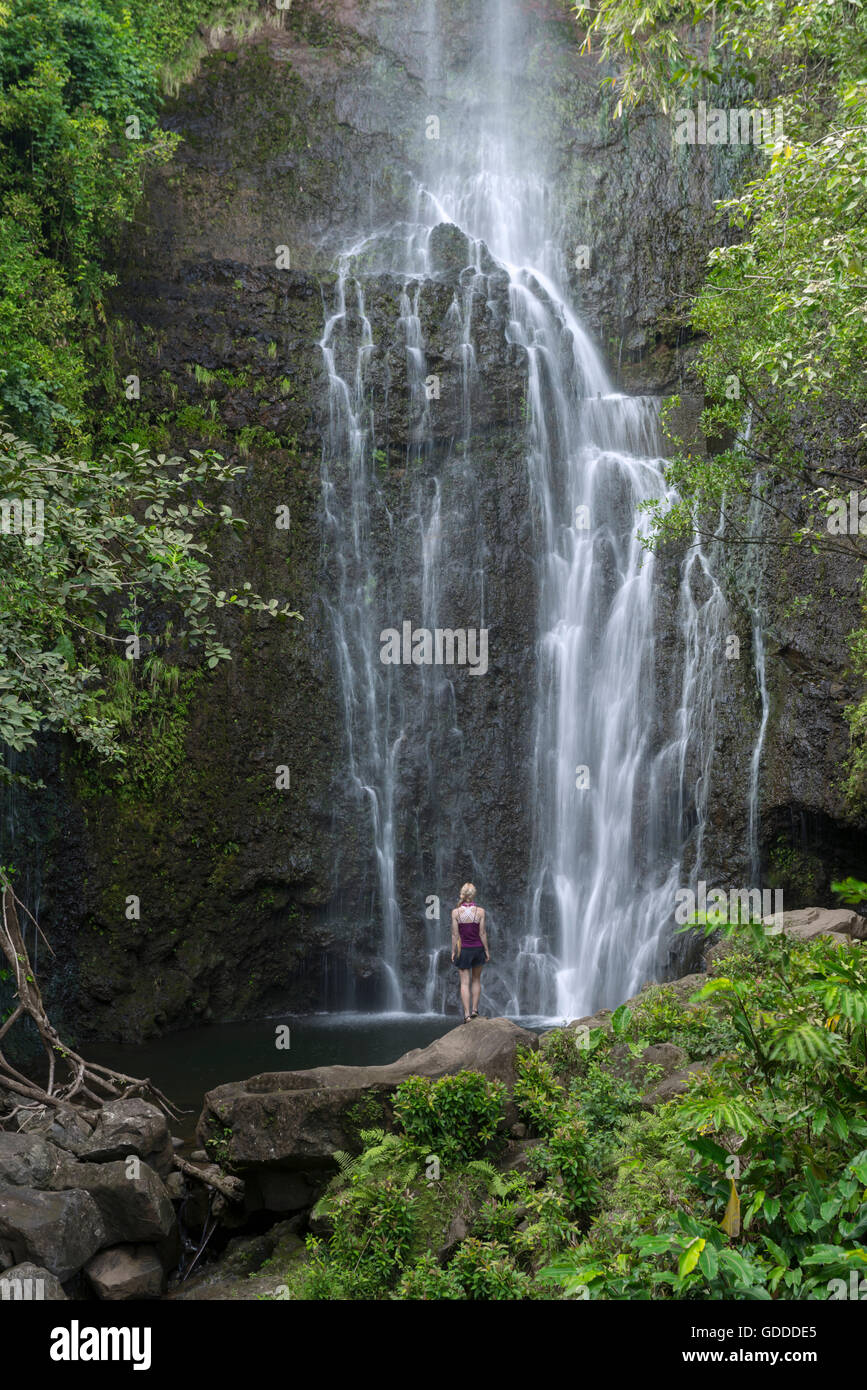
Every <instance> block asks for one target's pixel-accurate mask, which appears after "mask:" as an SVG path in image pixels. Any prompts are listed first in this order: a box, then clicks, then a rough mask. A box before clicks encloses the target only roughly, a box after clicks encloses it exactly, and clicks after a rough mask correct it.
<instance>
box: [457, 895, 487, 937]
mask: <svg viewBox="0 0 867 1390" xmlns="http://www.w3.org/2000/svg"><path fill="white" fill-rule="evenodd" d="M467 907H471V908H472V910H473V920H472V921H470V922H462V921H461V911H462V909H463V908H467ZM475 911H476V905H475V903H461V905H460V907H459V908H458V934H459V936H460V938H461V946H462V947H463V946H467V947H470V946H481V945H482V938H481V937H480V936H479V923H478V921H477V919H476V917H475Z"/></svg>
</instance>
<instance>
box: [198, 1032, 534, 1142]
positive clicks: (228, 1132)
mask: <svg viewBox="0 0 867 1390" xmlns="http://www.w3.org/2000/svg"><path fill="white" fill-rule="evenodd" d="M518 1046H521V1047H526V1048H536V1047H537V1046H538V1039H537V1038H536V1036H535V1034H533V1033H530V1032H528V1031H527V1030H526V1029H525V1028H520V1027H518V1025H517V1024H516V1023H513V1022H512V1021H511V1020H510V1019H507V1018H491V1019H482V1018H478V1019H474V1020H473V1021H472V1022H471V1023H468V1024H467V1023H462V1024H460V1025H459V1027H457V1028H453V1029H452V1030H451V1031H450V1032H448V1033H446V1034H444V1036H443V1037H441V1038H437V1040H436V1042H433V1043H431V1044H430V1046H429V1047H425V1048H415V1049H414V1050H413V1051H412V1052H407V1053H405V1054H404V1056H403V1057H400V1058H398V1060H397V1061H396V1062H391V1063H389V1064H388V1065H386V1066H377V1067H345V1066H333V1067H313V1068H312V1069H311V1070H309V1071H283V1072H264V1073H262V1074H261V1075H260V1076H254V1077H251V1078H250V1079H249V1080H248V1081H236V1082H230V1083H229V1084H228V1085H225V1086H218V1087H216V1089H215V1090H213V1091H209V1092H208V1093H207V1095H206V1096H205V1104H204V1109H203V1111H202V1114H201V1116H200V1118H199V1124H198V1130H197V1134H198V1138H199V1142H200V1143H203V1144H210V1146H211V1151H212V1153H213V1154H214V1156H215V1157H217V1158H218V1159H220V1161H222V1162H226V1163H229V1164H231V1165H233V1166H234V1167H237V1168H245V1167H248V1166H255V1165H259V1164H264V1165H266V1166H268V1167H271V1168H283V1169H293V1168H295V1169H315V1168H322V1167H324V1166H330V1165H331V1163H332V1155H333V1153H334V1151H335V1150H336V1149H349V1148H351V1147H352V1146H353V1144H354V1142H355V1140H356V1137H357V1125H353V1122H352V1119H351V1117H350V1114H349V1112H350V1111H352V1110H353V1109H356V1110H357V1108H358V1107H359V1106H360V1105H362V1103H363V1104H364V1106H365V1107H366V1115H367V1118H368V1119H369V1120H371V1121H374V1122H375V1116H374V1114H373V1110H372V1109H371V1107H373V1108H374V1109H375V1107H376V1105H377V1103H379V1104H382V1103H383V1102H385V1101H387V1098H388V1096H389V1095H390V1094H391V1092H392V1091H394V1089H395V1087H397V1086H398V1085H399V1084H400V1082H401V1081H405V1080H406V1078H407V1077H408V1076H427V1077H430V1078H431V1079H438V1078H439V1077H441V1076H451V1075H454V1073H456V1072H459V1071H463V1070H470V1071H479V1072H482V1073H483V1074H484V1075H485V1076H487V1077H489V1078H491V1079H492V1080H498V1081H502V1082H504V1083H505V1084H506V1086H507V1087H511V1086H513V1085H514V1082H515V1052H516V1049H517V1048H518Z"/></svg>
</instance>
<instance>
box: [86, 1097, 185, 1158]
mask: <svg viewBox="0 0 867 1390" xmlns="http://www.w3.org/2000/svg"><path fill="white" fill-rule="evenodd" d="M76 1153H77V1156H78V1157H79V1158H86V1159H93V1160H94V1161H96V1162H105V1161H106V1160H110V1159H114V1158H127V1157H128V1156H129V1155H130V1154H135V1155H136V1156H137V1157H138V1158H141V1159H144V1161H145V1163H147V1164H149V1165H150V1167H151V1168H153V1169H155V1170H156V1172H157V1173H159V1174H160V1176H161V1177H166V1176H167V1175H168V1174H169V1173H170V1172H171V1170H172V1159H173V1157H174V1148H173V1146H172V1138H171V1135H170V1133H169V1126H168V1121H167V1120H166V1117H165V1115H164V1114H163V1112H162V1111H161V1110H159V1109H158V1108H157V1106H155V1105H151V1103H150V1102H149V1101H146V1100H136V1099H131V1100H110V1101H106V1103H105V1105H103V1107H102V1109H101V1110H100V1111H99V1114H98V1116H97V1120H96V1125H95V1127H94V1130H93V1133H92V1134H91V1135H90V1136H89V1139H88V1140H87V1141H86V1142H85V1143H83V1144H82V1145H81V1146H80V1147H79V1148H78V1149H77V1150H76Z"/></svg>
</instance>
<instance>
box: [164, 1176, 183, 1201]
mask: <svg viewBox="0 0 867 1390" xmlns="http://www.w3.org/2000/svg"><path fill="white" fill-rule="evenodd" d="M165 1187H166V1192H167V1193H168V1194H169V1196H170V1198H171V1199H172V1201H173V1202H182V1201H183V1199H184V1197H185V1196H186V1191H187V1186H186V1181H185V1179H184V1175H183V1173H178V1172H174V1173H169V1175H168V1177H167V1178H166V1183H165Z"/></svg>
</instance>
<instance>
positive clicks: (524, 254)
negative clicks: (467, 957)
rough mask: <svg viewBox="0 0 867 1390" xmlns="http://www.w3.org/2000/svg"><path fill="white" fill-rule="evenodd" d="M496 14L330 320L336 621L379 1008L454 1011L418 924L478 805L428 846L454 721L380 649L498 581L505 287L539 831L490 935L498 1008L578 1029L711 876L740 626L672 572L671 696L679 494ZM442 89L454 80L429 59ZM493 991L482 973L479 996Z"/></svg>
mask: <svg viewBox="0 0 867 1390" xmlns="http://www.w3.org/2000/svg"><path fill="white" fill-rule="evenodd" d="M481 8H484V10H485V14H484V19H483V22H481V23H480V34H481V35H483V36H484V41H485V44H486V48H485V52H484V53H482V52H481V51H480V53H479V54H478V55H477V60H476V65H475V68H474V73H475V85H473V84H470V85H471V88H472V91H473V93H474V94H475V95H474V96H473V97H472V99H470V98H468V105H467V121H466V128H465V130H463V131H462V132H461V136H460V139H459V141H458V140H456V139H455V137H453V138H452V140H451V141H450V143H449V146H448V149H447V150H446V151H436V150H432V151H431V156H430V159H429V161H428V165H429V167H428V168H426V169H424V170H421V171H420V173H421V177H420V179H419V182H418V187H417V196H416V206H415V211H414V213H413V215H412V218H411V219H410V220H409V221H408V222H407V223H406V224H402V225H400V226H397V227H388V228H374V229H372V230H368V231H367V232H366V233H365V234H364V236H362V237H361V239H360V240H359V241H358V242H357V243H356V244H355V245H354V246H353V247H350V248H348V249H347V251H346V253H345V254H344V255H343V256H342V257H341V258H340V261H339V266H338V277H337V283H336V287H335V290H334V298H333V302H332V304H331V305H330V306H329V307H328V308H327V309H326V315H325V328H324V332H323V336H322V339H321V343H320V348H321V352H322V359H323V363H324V367H325V371H326V374H327V379H328V398H329V419H328V427H327V431H326V438H325V440H324V445H323V455H322V504H323V513H324V519H325V538H326V543H327V545H328V549H329V554H330V556H331V557H332V563H333V567H334V571H335V581H334V586H333V590H332V593H331V594H330V595H329V596H328V598H327V608H328V614H329V619H330V624H331V629H332V632H333V639H334V650H335V664H336V671H337V675H338V681H339V686H340V698H341V700H342V707H343V720H344V729H345V739H346V750H347V775H348V778H349V781H350V782H351V784H352V787H353V788H354V795H355V798H356V805H357V807H358V813H359V833H360V834H361V835H362V837H365V836H366V837H367V838H368V842H369V844H370V847H371V851H372V856H373V859H374V860H375V865H376V874H375V883H374V884H373V885H372V891H371V902H372V907H371V912H372V917H373V919H374V934H375V935H376V936H377V938H378V942H379V947H380V950H381V957H382V966H383V970H384V997H383V1001H382V1002H383V1007H385V1008H386V1009H390V1010H397V1009H401V1008H404V1007H407V1006H410V1005H412V1004H419V1005H423V1007H425V1008H426V1009H428V1010H439V1009H441V1008H442V1007H443V1005H444V999H445V993H444V991H445V988H446V979H447V966H448V945H447V943H448V923H447V910H446V909H445V908H444V909H443V913H442V916H441V918H440V919H437V918H436V917H430V916H425V915H424V902H425V895H426V894H428V893H433V894H439V893H446V892H448V891H454V889H456V887H457V885H458V883H459V882H460V881H461V880H462V879H463V878H466V877H468V876H470V875H471V874H473V873H475V871H476V868H477V867H478V866H477V865H474V863H473V860H472V855H473V849H472V845H471V843H470V837H469V836H468V834H467V831H466V818H465V816H464V807H465V806H466V805H467V804H468V803H467V801H466V799H465V800H461V792H460V785H459V783H460V778H459V777H458V778H457V784H458V785H457V791H456V801H455V804H457V806H458V808H459V810H458V813H457V814H456V815H455V816H453V817H451V818H450V820H449V821H448V823H446V822H444V821H443V820H439V821H438V822H436V823H435V824H433V825H432V824H430V823H428V824H427V825H424V826H421V825H418V824H413V822H412V813H411V812H408V811H407V809H406V805H405V803H407V802H412V800H413V796H412V795H410V796H408V795H407V791H408V788H409V787H411V789H412V793H413V795H414V797H415V802H416V804H417V803H418V802H419V801H424V802H426V803H429V804H434V803H435V799H436V795H437V791H438V788H439V786H440V784H441V783H442V784H445V782H446V781H447V780H448V779H449V778H450V777H451V779H452V781H451V783H450V785H455V777H454V769H455V767H459V764H460V759H461V758H462V756H464V755H465V752H466V750H465V747H464V741H463V736H462V733H461V729H460V725H459V716H458V711H459V707H460V702H459V700H458V699H457V697H456V690H455V677H454V676H453V675H450V674H449V668H447V667H437V666H436V665H424V664H422V665H417V666H416V665H413V666H410V667H407V666H393V665H384V664H382V662H381V661H380V633H381V631H382V630H383V629H385V628H400V626H401V622H402V621H406V620H412V622H413V623H419V624H420V626H421V627H423V628H427V629H429V630H433V629H435V628H437V627H439V626H443V627H446V628H457V627H461V628H470V627H475V628H478V629H481V628H483V627H484V626H485V621H486V619H485V611H486V605H485V592H486V562H487V557H486V551H485V542H484V532H483V528H482V527H481V526H479V525H478V522H477V518H476V517H475V516H474V514H473V505H474V503H473V495H474V486H473V483H474V468H475V463H474V426H473V419H472V400H473V390H474V386H475V384H476V383H477V381H478V377H479V371H480V369H479V365H478V354H477V351H476V345H475V334H476V331H477V323H476V320H475V318H474V315H475V316H477V315H478V313H479V306H480V305H484V304H485V303H487V302H488V301H489V299H490V296H491V295H493V293H494V287H495V285H500V286H504V285H505V286H507V293H508V315H507V322H506V323H505V324H504V325H503V334H504V341H505V344H507V345H508V346H509V347H510V348H511V349H512V350H514V351H517V353H518V354H519V359H520V360H521V362H522V363H523V364H524V371H525V374H526V395H525V405H524V411H523V422H522V424H521V426H520V427H521V428H522V429H523V430H524V431H525V444H524V449H525V458H526V468H527V475H528V480H529V488H530V498H531V505H532V522H533V546H534V555H535V565H536V574H537V581H538V614H537V618H538V625H537V631H536V632H535V633H528V643H532V644H535V664H534V668H535V670H536V673H537V677H536V690H535V697H534V701H533V706H534V708H533V715H532V720H531V727H528V729H527V741H528V747H529V752H530V757H529V763H530V767H531V785H528V786H527V795H528V796H529V797H530V798H531V801H532V809H533V827H534V829H533V836H532V843H531V844H527V845H526V846H525V847H524V853H525V856H526V863H525V865H524V867H523V881H524V882H525V884H526V895H525V901H524V902H523V903H516V904H514V905H513V911H512V913H511V920H510V921H508V922H504V923H502V924H501V923H497V922H495V921H492V922H491V926H492V928H494V929H495V934H496V929H498V928H499V937H498V945H499V949H498V952H497V967H496V969H497V975H496V979H497V980H498V982H499V988H500V995H499V1006H500V1008H503V1009H507V1010H508V1011H509V1012H514V1013H520V1014H543V1015H554V1014H556V1015H557V1016H561V1017H563V1016H570V1017H575V1016H576V1015H579V1014H583V1013H587V1012H589V1011H590V1010H591V1009H593V1008H597V1007H600V1006H602V1005H613V1004H615V1003H617V1002H619V1001H620V1000H621V999H623V998H625V997H626V996H627V995H628V994H629V993H631V992H634V990H635V989H637V988H638V987H639V986H640V984H641V983H642V982H643V981H644V980H646V979H647V978H649V977H652V976H653V975H654V974H655V973H656V972H658V970H659V969H660V967H661V965H662V963H663V961H664V956H665V950H666V944H667V940H668V934H669V928H670V925H671V921H672V914H673V909H674V903H675V890H676V888H677V886H678V885H679V883H681V882H682V877H683V874H684V873H685V872H686V869H685V863H686V860H685V853H686V852H687V846H688V860H689V869H690V872H692V873H695V871H696V869H697V867H698V866H699V865H700V861H701V852H702V836H703V828H704V820H705V812H706V800H707V791H708V771H709V764H710V759H711V757H712V753H713V729H714V679H713V669H712V668H713V662H714V661H716V659H717V658H718V655H719V651H720V643H721V640H722V635H723V633H724V630H725V626H724V624H725V617H726V609H725V601H724V599H723V596H722V593H721V590H720V589H719V586H718V585H717V584H716V581H715V580H714V578H713V574H712V571H711V567H710V564H709V562H708V559H707V557H706V556H705V555H704V554H703V553H702V552H701V550H700V548H698V546H694V547H692V548H691V549H690V550H689V551H688V552H687V556H686V559H685V560H684V562H683V565H682V569H681V576H680V592H679V597H678V611H677V619H676V621H677V643H676V652H675V655H674V658H673V660H672V662H671V663H670V669H665V670H664V671H663V672H662V673H660V670H659V654H658V652H657V647H656V625H657V622H658V616H659V602H658V583H657V568H658V565H657V562H656V560H655V559H654V557H653V555H652V554H651V552H650V551H649V550H648V549H647V548H646V547H645V546H644V545H643V544H642V536H643V535H644V534H645V532H646V527H647V521H646V517H645V514H644V512H643V511H642V505H643V504H646V503H649V502H652V501H654V500H656V499H659V498H661V497H663V496H664V488H665V485H664V480H663V463H662V460H661V458H660V441H659V435H658V428H657V407H658V402H657V401H655V400H652V399H649V398H630V397H627V396H624V395H622V394H619V393H618V392H616V391H615V390H614V388H613V386H612V384H611V382H610V381H609V379H608V376H607V373H606V371H605V369H604V366H603V364H602V362H601V360H600V357H599V355H598V353H597V352H596V350H595V348H594V346H593V344H592V342H591V341H590V339H589V337H588V335H587V334H586V332H585V331H584V329H583V328H582V326H581V324H580V322H579V321H578V319H577V317H576V315H575V313H574V311H573V310H572V308H571V306H570V302H569V294H568V291H567V290H566V289H565V288H564V286H565V284H566V279H565V234H564V229H563V228H562V227H560V226H559V225H558V222H557V212H556V204H555V200H554V198H553V196H552V194H551V190H550V186H549V184H548V182H547V179H546V177H545V172H544V168H543V166H544V160H543V158H542V152H541V151H539V150H538V149H536V148H533V146H532V142H531V141H528V138H527V135H526V132H524V131H523V129H522V125H521V106H520V101H519V100H518V99H517V97H516V95H515V93H514V91H513V88H512V84H513V81H515V80H517V79H516V74H518V75H519V74H520V64H521V52H522V46H523V42H522V35H523V26H524V25H525V24H526V23H527V22H528V19H527V17H526V16H525V15H524V13H523V11H522V9H521V8H520V7H519V6H518V4H517V3H516V0H487V3H486V5H485V6H484V7H481V6H480V9H481ZM423 22H424V23H425V24H426V25H428V26H430V28H431V44H432V48H431V53H432V54H435V52H436V47H435V39H436V35H437V33H438V27H437V6H436V3H435V0H427V3H426V5H425V10H424V17H423ZM430 62H431V64H433V65H434V66H435V65H436V64H435V58H434V57H432V58H431V59H430ZM444 225H445V226H446V227H449V226H451V227H453V228H454V229H457V230H459V232H460V233H461V234H463V236H464V238H465V239H466V247H467V253H466V266H465V269H464V270H463V271H462V272H461V275H460V289H459V290H456V291H455V293H454V296H453V298H452V301H451V305H450V307H449V309H448V311H447V314H446V326H447V328H448V329H449V331H450V332H451V333H452V334H453V335H454V337H455V339H456V340H457V341H458V343H459V351H460V362H461V372H462V384H463V400H462V426H461V431H460V436H459V437H458V438H457V439H455V440H454V441H453V444H452V447H451V448H450V449H449V451H448V456H447V457H445V458H439V457H437V455H436V446H435V441H434V438H433V436H432V432H431V428H430V410H429V401H428V391H427V385H426V383H427V382H428V380H429V379H430V378H429V361H428V354H429V345H428V344H426V343H425V340H424V331H423V327H422V323H423V316H422V313H421V312H420V308H421V305H422V303H423V300H424V295H425V293H426V287H427V285H428V283H429V282H432V281H434V280H436V278H437V253H436V246H435V240H436V237H435V233H436V230H437V229H440V230H442V228H443V226H444ZM377 275H378V276H380V277H382V276H391V277H393V278H394V280H395V283H396V285H397V313H396V317H395V319H394V339H395V340H396V341H397V342H398V343H399V344H401V345H402V353H403V357H404V361H403V363H402V364H400V365H401V369H402V374H403V383H404V394H405V396H406V399H407V410H408V412H409V421H410V426H409V429H408V431H407V440H408V443H407V457H406V460H405V464H406V467H407V471H408V476H409V475H412V477H413V479H414V481H413V482H412V485H411V491H412V500H411V505H410V507H409V521H408V522H407V521H406V519H405V518H404V520H403V521H401V520H400V518H399V517H398V516H397V514H396V512H395V510H394V508H393V506H392V504H391V501H390V494H389V492H388V489H387V487H386V485H385V481H384V477H383V473H382V470H381V469H380V467H379V464H380V462H381V461H383V452H384V446H383V445H381V443H380V441H381V440H382V439H383V438H384V428H383V421H382V419H381V418H380V419H377V418H376V412H375V411H374V409H373V405H372V401H373V398H374V389H373V383H374V378H375V377H376V376H377V373H379V374H381V367H382V357H383V354H384V353H385V352H386V348H385V346H384V345H383V344H382V343H375V342H374V336H373V330H372V327H371V320H370V318H369V317H368V314H367V313H366V310H365V284H366V277H368V276H377ZM392 359H393V360H394V350H393V349H392ZM393 370H396V368H395V367H393ZM385 462H387V463H388V464H389V466H394V460H393V459H391V458H388V459H385ZM446 478H448V484H449V486H448V490H446V489H445V487H444V480H445V479H446ZM456 497H458V498H460V505H457V503H456V501H455V498H456ZM383 537H386V538H387V540H388V542H389V544H386V545H384V544H383ZM456 569H457V570H460V572H461V573H462V575H463V581H464V582H463V585H462V589H461V590H460V591H461V592H463V594H464V595H465V598H466V600H467V601H468V603H469V605H470V607H469V609H467V608H466V607H465V609H464V611H462V612H459V613H456V612H454V611H453V607H452V608H450V609H449V610H448V611H446V608H445V607H444V605H445V603H446V599H445V597H444V582H443V575H444V574H445V573H446V572H447V573H448V574H449V576H450V578H451V577H452V576H453V574H454V573H455V571H456ZM451 592H452V594H454V592H455V590H454V589H453V588H452V590H451ZM661 674H662V677H663V681H662V683H663V685H664V687H665V689H664V692H663V693H664V695H665V699H664V700H661V699H660V692H659V690H658V686H659V684H660V675H661ZM675 690H677V691H679V694H678V696H677V697H676V698H673V697H672V695H671V692H672V691H675ZM663 705H665V707H666V710H667V714H666V715H665V717H663ZM422 788H423V789H424V792H423V794H422V790H421V789H422ZM470 794H471V788H468V789H467V793H466V795H467V797H468V796H469V795H470ZM401 808H402V809H401ZM494 809H495V808H491V811H492V813H493V811H494ZM413 836H415V837H416V838H417V839H419V840H423V839H425V838H427V840H428V841H429V843H428V844H427V845H426V847H425V849H424V851H423V852H420V854H419V855H418V856H417V857H416V861H415V862H417V863H421V862H423V863H424V865H425V869H426V873H427V875H428V877H427V878H426V880H425V882H424V883H421V884H414V885H411V893H412V894H414V895H415V897H416V898H417V900H418V914H417V920H415V921H414V922H412V923H408V922H407V920H406V914H405V912H404V911H403V910H402V908H401V902H402V901H406V897H407V895H406V894H405V893H402V892H401V885H400V883H399V875H400V866H401V863H402V856H403V855H404V853H405V852H406V841H407V839H408V838H409V839H412V838H413ZM482 897H484V894H482ZM409 926H412V927H413V928H414V930H415V932H416V936H417V935H418V932H419V931H421V933H422V934H423V938H424V944H425V951H426V960H427V969H426V974H425V976H424V978H423V980H422V983H421V987H420V990H417V991H416V993H415V995H414V996H413V994H412V991H409V993H408V991H407V988H406V984H405V981H406V968H405V967H406V961H405V958H404V943H405V936H406V932H407V928H408V927H409ZM492 969H493V968H492ZM492 978H493V976H492V972H488V974H487V975H486V984H487V985H488V986H489V982H490V980H491V979H492ZM451 987H452V990H453V982H452V986H451ZM489 987H490V986H489ZM348 1002H349V1001H348Z"/></svg>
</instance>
